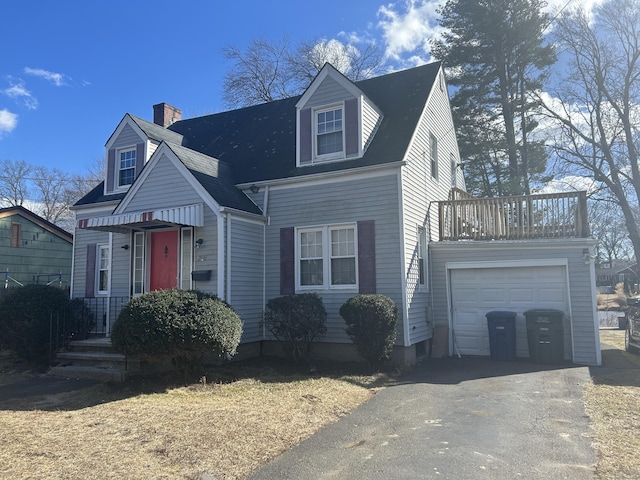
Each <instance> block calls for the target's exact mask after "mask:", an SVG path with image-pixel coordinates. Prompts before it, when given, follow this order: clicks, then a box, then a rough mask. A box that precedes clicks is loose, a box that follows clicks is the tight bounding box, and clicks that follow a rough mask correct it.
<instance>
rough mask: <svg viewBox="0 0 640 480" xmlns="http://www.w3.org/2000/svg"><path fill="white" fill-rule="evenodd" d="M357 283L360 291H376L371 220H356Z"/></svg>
mask: <svg viewBox="0 0 640 480" xmlns="http://www.w3.org/2000/svg"><path fill="white" fill-rule="evenodd" d="M358 284H359V285H360V287H359V291H360V293H376V229H375V222H374V221H373V220H363V221H361V222H358Z"/></svg>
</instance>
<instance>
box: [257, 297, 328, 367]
mask: <svg viewBox="0 0 640 480" xmlns="http://www.w3.org/2000/svg"><path fill="white" fill-rule="evenodd" d="M326 320H327V312H326V310H325V309H324V305H323V304H322V299H321V298H320V297H319V296H318V295H317V294H315V293H301V294H297V295H286V296H284V297H278V298H272V299H271V300H269V301H268V302H267V307H266V310H265V313H264V323H265V326H266V327H267V329H268V330H269V331H270V332H271V333H272V334H273V336H274V337H276V338H277V339H278V340H279V341H281V342H282V344H283V347H284V350H285V353H286V354H287V355H288V356H289V357H290V358H292V359H293V360H305V361H309V360H310V358H311V349H312V346H313V342H314V341H316V340H317V339H318V338H320V337H322V336H323V335H324V334H325V333H326V332H327V327H326V326H325V322H326Z"/></svg>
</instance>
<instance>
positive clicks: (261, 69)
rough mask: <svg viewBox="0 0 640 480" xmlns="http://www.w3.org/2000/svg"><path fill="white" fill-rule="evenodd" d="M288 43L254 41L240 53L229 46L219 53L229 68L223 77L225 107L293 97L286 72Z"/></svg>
mask: <svg viewBox="0 0 640 480" xmlns="http://www.w3.org/2000/svg"><path fill="white" fill-rule="evenodd" d="M288 48H289V43H288V41H287V40H286V39H284V40H282V41H280V42H279V43H275V42H271V41H269V40H266V39H264V38H260V37H258V38H254V39H253V40H252V41H251V43H250V44H249V45H248V46H247V48H246V49H245V50H244V51H243V50H241V49H240V48H238V47H236V46H232V45H229V46H227V47H225V48H224V50H223V53H224V56H225V58H226V59H227V60H231V61H233V62H234V63H233V66H232V67H231V69H230V70H229V71H228V72H227V73H226V74H225V76H224V85H223V88H224V94H223V96H224V101H225V104H226V105H227V106H229V107H247V106H249V105H255V104H258V103H266V102H271V101H273V100H278V99H281V98H286V97H290V96H291V95H294V94H295V91H293V86H292V82H291V78H290V76H289V75H288V72H287V57H288Z"/></svg>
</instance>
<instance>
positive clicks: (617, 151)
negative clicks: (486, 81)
mask: <svg viewBox="0 0 640 480" xmlns="http://www.w3.org/2000/svg"><path fill="white" fill-rule="evenodd" d="M554 33H555V35H556V36H557V38H558V40H559V43H560V45H561V46H562V47H563V49H564V52H565V54H567V55H569V56H570V64H569V69H568V71H567V72H568V73H567V74H566V75H565V76H564V77H563V78H561V79H560V82H559V85H560V86H559V87H558V89H557V91H556V92H555V97H557V98H556V99H554V101H547V102H546V104H545V109H546V112H547V114H548V115H549V116H550V117H551V118H552V119H553V120H554V121H555V123H556V125H557V129H558V133H557V136H556V137H555V139H554V145H553V147H554V151H555V154H556V156H557V158H558V161H559V163H560V164H561V166H562V167H563V168H564V169H565V171H569V172H571V173H572V174H574V175H584V176H589V177H592V178H594V179H595V180H596V181H597V182H599V183H600V184H601V185H602V186H603V187H604V188H605V189H606V190H607V191H608V193H609V194H610V196H611V198H613V200H614V201H615V203H616V204H617V205H618V206H619V207H620V210H621V212H622V215H623V217H624V223H625V226H626V229H627V231H628V234H629V239H630V240H631V243H632V245H633V250H634V253H635V257H636V259H637V258H640V224H639V223H638V219H637V217H636V216H635V215H634V213H635V212H636V211H637V208H638V205H640V166H639V165H638V160H639V157H638V155H639V149H640V121H639V120H640V41H639V39H640V3H638V2H637V1H636V0H608V1H606V2H605V3H603V4H602V5H600V6H599V7H598V8H597V9H595V12H594V16H593V18H591V17H589V16H588V15H587V13H586V12H585V11H584V10H582V9H580V8H578V9H575V10H572V11H567V12H565V13H564V14H563V15H561V16H560V17H559V19H558V25H557V27H556V29H555V32H554Z"/></svg>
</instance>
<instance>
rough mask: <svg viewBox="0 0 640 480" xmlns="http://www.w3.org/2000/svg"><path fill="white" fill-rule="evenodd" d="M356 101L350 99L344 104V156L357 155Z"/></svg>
mask: <svg viewBox="0 0 640 480" xmlns="http://www.w3.org/2000/svg"><path fill="white" fill-rule="evenodd" d="M358 131H359V128H358V100H357V99H355V98H352V99H350V100H347V101H346V102H344V134H345V149H346V155H347V156H349V155H357V153H358Z"/></svg>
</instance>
